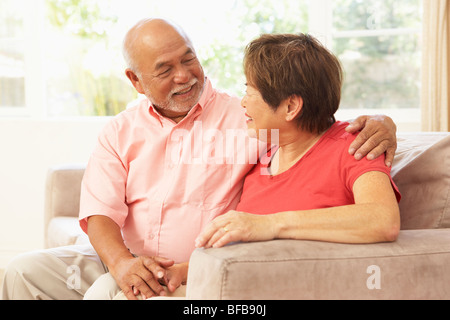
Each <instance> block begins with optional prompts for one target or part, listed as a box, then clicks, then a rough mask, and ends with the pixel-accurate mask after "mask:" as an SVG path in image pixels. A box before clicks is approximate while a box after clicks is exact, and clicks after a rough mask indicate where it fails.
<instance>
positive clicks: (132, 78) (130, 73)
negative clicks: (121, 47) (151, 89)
mask: <svg viewBox="0 0 450 320" xmlns="http://www.w3.org/2000/svg"><path fill="white" fill-rule="evenodd" d="M125 75H126V76H127V78H128V79H130V81H131V84H132V85H133V87H134V88H135V89H136V91H137V92H139V93H140V94H145V92H144V88H143V87H142V85H141V80H140V79H139V77H138V76H137V75H136V73H134V71H133V70H131V69H126V70H125Z"/></svg>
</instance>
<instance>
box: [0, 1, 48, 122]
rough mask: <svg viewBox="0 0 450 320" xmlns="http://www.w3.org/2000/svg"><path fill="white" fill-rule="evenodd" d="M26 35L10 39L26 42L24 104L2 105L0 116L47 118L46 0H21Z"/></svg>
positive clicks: (24, 43)
mask: <svg viewBox="0 0 450 320" xmlns="http://www.w3.org/2000/svg"><path fill="white" fill-rule="evenodd" d="M22 1H23V3H24V8H26V9H24V10H23V11H22V12H23V30H24V34H23V38H22V37H20V38H19V37H18V38H11V39H12V40H15V41H18V42H22V43H23V45H24V73H25V76H24V81H25V93H24V94H25V99H24V101H25V105H24V106H14V107H11V106H1V107H0V117H36V118H41V117H45V77H44V72H43V47H42V44H43V41H42V40H43V26H44V23H43V22H44V14H45V12H44V5H45V3H44V1H45V0H22Z"/></svg>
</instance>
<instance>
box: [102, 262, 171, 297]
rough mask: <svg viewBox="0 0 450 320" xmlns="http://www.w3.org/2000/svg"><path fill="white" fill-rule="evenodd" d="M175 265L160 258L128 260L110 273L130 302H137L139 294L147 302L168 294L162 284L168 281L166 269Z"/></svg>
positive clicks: (116, 266)
mask: <svg viewBox="0 0 450 320" xmlns="http://www.w3.org/2000/svg"><path fill="white" fill-rule="evenodd" d="M173 264H174V261H173V260H168V259H165V258H160V257H153V258H149V257H139V258H126V259H123V260H121V261H120V262H119V263H117V264H116V265H115V266H114V267H113V268H112V269H110V272H111V274H112V276H113V277H114V279H116V282H117V284H118V285H119V287H120V288H121V289H122V291H123V293H124V294H125V296H126V297H127V299H128V300H136V299H137V297H136V296H138V295H139V294H141V295H142V298H143V299H144V300H145V299H148V298H151V297H155V296H164V295H165V294H166V293H165V291H164V288H163V287H162V286H161V284H160V283H165V282H167V281H168V279H167V272H166V270H165V268H169V267H171V266H173Z"/></svg>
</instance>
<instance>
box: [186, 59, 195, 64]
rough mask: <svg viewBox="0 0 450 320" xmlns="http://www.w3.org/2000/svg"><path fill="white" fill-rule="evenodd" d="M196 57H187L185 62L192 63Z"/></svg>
mask: <svg viewBox="0 0 450 320" xmlns="http://www.w3.org/2000/svg"><path fill="white" fill-rule="evenodd" d="M195 59H196V58H191V59H186V60H185V61H184V63H185V64H188V63H192V62H194V61H195Z"/></svg>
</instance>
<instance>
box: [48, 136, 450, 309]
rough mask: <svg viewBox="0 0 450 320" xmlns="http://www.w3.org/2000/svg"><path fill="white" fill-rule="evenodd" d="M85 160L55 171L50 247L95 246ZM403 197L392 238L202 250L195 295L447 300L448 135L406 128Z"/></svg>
mask: <svg viewBox="0 0 450 320" xmlns="http://www.w3.org/2000/svg"><path fill="white" fill-rule="evenodd" d="M83 172H84V167H83V165H77V166H73V165H68V166H61V167H57V168H52V169H50V170H49V173H48V179H47V191H46V210H45V213H46V214H45V221H46V241H47V246H48V247H53V246H62V245H71V244H81V243H88V239H87V237H86V236H85V235H84V234H83V233H82V231H81V230H80V228H79V226H78V222H77V218H76V216H77V214H78V208H79V205H78V201H79V192H80V190H79V189H80V183H81V179H82V175H83ZM392 175H393V177H394V180H395V182H396V184H397V185H398V187H399V189H400V192H401V193H402V196H403V199H402V201H401V203H400V210H401V216H402V231H401V233H400V236H399V238H398V241H396V242H395V243H382V244H371V245H346V244H332V243H324V242H313V241H293V240H277V241H270V242H260V243H246V244H235V245H231V246H228V247H225V248H221V249H208V250H203V249H198V250H196V251H195V252H194V253H193V255H192V257H191V261H190V268H189V277H188V286H187V298H188V299H225V300H229V299H233V300H234V299H269V300H272V299H283V300H289V299H450V229H449V228H450V133H419V134H413V133H411V134H399V143H398V150H397V155H396V159H395V163H394V166H393V170H392Z"/></svg>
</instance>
